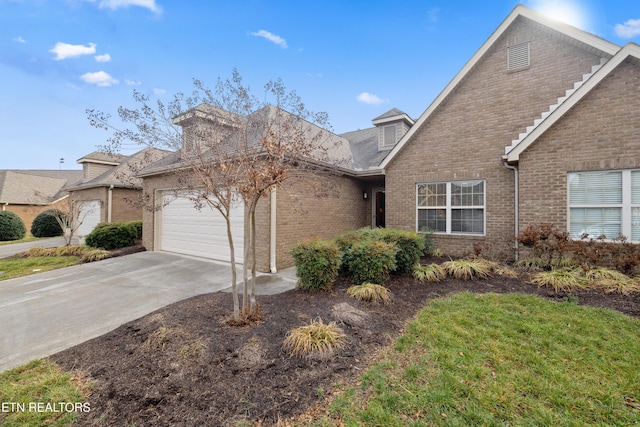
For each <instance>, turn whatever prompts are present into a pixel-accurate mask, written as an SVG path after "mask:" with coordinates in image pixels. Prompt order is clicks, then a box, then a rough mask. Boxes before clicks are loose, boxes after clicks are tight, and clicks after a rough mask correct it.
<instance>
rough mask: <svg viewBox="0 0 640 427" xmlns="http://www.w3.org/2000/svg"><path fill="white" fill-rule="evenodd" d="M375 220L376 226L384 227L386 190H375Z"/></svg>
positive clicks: (373, 206)
mask: <svg viewBox="0 0 640 427" xmlns="http://www.w3.org/2000/svg"><path fill="white" fill-rule="evenodd" d="M372 208H373V221H371V223H372V224H373V226H374V227H376V228H378V227H383V228H384V226H385V225H384V190H373V204H372Z"/></svg>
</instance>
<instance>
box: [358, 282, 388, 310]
mask: <svg viewBox="0 0 640 427" xmlns="http://www.w3.org/2000/svg"><path fill="white" fill-rule="evenodd" d="M347 294H349V295H350V296H352V297H354V298H355V299H357V300H358V301H368V302H375V303H382V304H384V305H386V304H389V303H390V302H391V292H390V291H389V289H387V288H385V287H384V286H381V285H376V284H374V283H363V284H362V285H356V286H351V287H350V288H348V289H347Z"/></svg>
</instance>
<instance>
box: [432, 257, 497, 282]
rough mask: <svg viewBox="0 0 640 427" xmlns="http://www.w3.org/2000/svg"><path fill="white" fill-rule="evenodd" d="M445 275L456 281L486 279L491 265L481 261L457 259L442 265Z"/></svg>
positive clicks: (478, 259) (489, 273)
mask: <svg viewBox="0 0 640 427" xmlns="http://www.w3.org/2000/svg"><path fill="white" fill-rule="evenodd" d="M442 268H443V269H444V271H445V273H447V274H448V275H449V276H451V277H454V278H456V279H463V280H474V279H486V278H487V277H489V276H491V270H492V268H491V265H490V264H489V263H488V262H487V261H486V260H483V259H480V258H475V259H458V260H453V261H446V262H444V263H442Z"/></svg>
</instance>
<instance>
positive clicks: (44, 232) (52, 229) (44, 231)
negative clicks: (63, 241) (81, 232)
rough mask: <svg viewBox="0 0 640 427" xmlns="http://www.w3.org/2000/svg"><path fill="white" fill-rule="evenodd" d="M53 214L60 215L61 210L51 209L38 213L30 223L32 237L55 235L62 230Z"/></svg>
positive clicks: (58, 234) (59, 234) (62, 232)
mask: <svg viewBox="0 0 640 427" xmlns="http://www.w3.org/2000/svg"><path fill="white" fill-rule="evenodd" d="M54 215H57V216H60V215H62V212H60V211H56V210H53V209H49V210H46V211H44V212H41V213H39V214H38V216H37V217H35V219H34V220H33V222H32V223H31V235H32V236H33V237H57V236H62V234H64V231H63V230H62V227H60V224H59V223H58V220H57V219H56V217H55V216H54Z"/></svg>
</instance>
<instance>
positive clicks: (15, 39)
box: [13, 36, 27, 43]
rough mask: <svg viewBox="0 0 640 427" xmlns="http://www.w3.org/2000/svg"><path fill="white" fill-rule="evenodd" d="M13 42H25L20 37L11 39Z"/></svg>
mask: <svg viewBox="0 0 640 427" xmlns="http://www.w3.org/2000/svg"><path fill="white" fill-rule="evenodd" d="M13 41H14V42H18V43H26V42H27V41H26V40H25V39H23V38H22V37H20V36H18V37H14V38H13Z"/></svg>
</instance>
